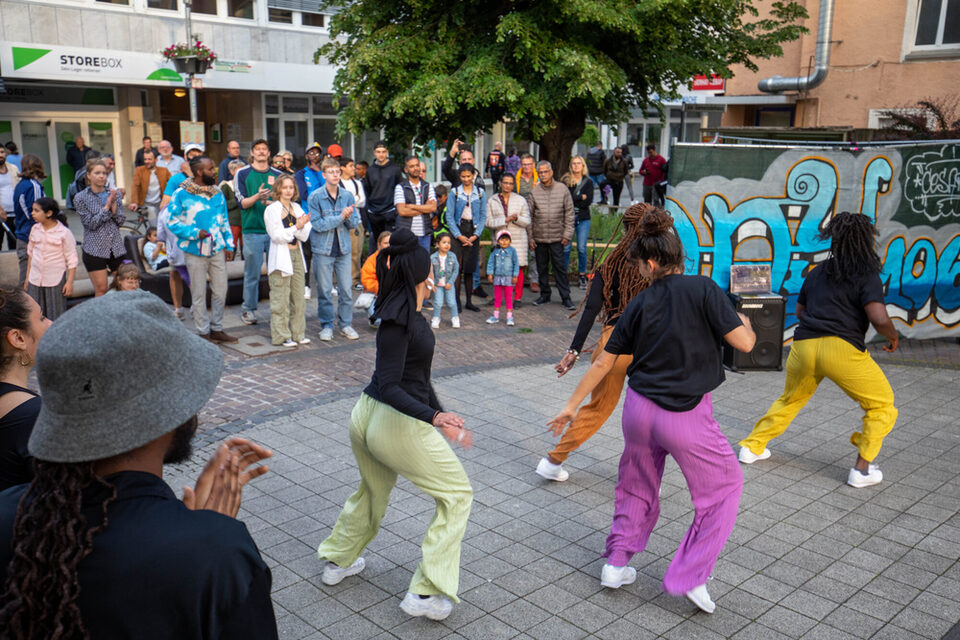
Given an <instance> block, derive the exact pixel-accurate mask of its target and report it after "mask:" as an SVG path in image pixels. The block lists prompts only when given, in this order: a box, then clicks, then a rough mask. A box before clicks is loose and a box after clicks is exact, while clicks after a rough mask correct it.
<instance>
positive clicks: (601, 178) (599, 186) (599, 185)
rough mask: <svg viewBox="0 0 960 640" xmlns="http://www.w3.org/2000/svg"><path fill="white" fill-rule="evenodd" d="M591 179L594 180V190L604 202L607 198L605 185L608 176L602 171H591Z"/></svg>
mask: <svg viewBox="0 0 960 640" xmlns="http://www.w3.org/2000/svg"><path fill="white" fill-rule="evenodd" d="M590 179H591V180H593V184H594V189H593V192H594V193H596V194H599V196H600V197H599V198H597V199H598V200H599V201H600V202H603V201H604V200H605V199H604V197H603V185H605V184H607V177H606V176H605V175H603V174H602V173H591V174H590Z"/></svg>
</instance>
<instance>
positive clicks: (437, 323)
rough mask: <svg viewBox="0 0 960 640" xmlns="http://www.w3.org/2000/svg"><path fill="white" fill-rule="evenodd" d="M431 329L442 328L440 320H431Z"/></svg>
mask: <svg viewBox="0 0 960 640" xmlns="http://www.w3.org/2000/svg"><path fill="white" fill-rule="evenodd" d="M430 328H431V329H439V328H440V318H434V319H433V320H431V321H430Z"/></svg>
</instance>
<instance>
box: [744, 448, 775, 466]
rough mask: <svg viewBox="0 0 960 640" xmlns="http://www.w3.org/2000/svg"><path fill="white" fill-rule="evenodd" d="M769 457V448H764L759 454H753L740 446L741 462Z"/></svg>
mask: <svg viewBox="0 0 960 640" xmlns="http://www.w3.org/2000/svg"><path fill="white" fill-rule="evenodd" d="M769 457H770V449H764V450H763V453H761V454H760V455H757V454H755V453H754V452H753V451H750V449H747V448H746V447H740V462H742V463H743V464H753V463H754V462H756V461H757V460H766V459H767V458H769Z"/></svg>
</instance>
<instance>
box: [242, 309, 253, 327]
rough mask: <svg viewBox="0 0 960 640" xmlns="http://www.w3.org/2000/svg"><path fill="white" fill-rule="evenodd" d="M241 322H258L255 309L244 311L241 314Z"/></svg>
mask: <svg viewBox="0 0 960 640" xmlns="http://www.w3.org/2000/svg"><path fill="white" fill-rule="evenodd" d="M240 322H242V323H243V324H257V316H256V315H255V314H254V313H253V311H244V312H242V313H241V314H240Z"/></svg>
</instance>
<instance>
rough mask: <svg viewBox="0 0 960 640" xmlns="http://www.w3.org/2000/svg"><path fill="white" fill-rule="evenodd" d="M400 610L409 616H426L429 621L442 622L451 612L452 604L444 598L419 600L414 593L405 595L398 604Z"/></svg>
mask: <svg viewBox="0 0 960 640" xmlns="http://www.w3.org/2000/svg"><path fill="white" fill-rule="evenodd" d="M400 608H401V609H403V612H404V613H406V614H407V615H410V616H414V617H420V616H426V617H428V618H430V619H431V620H443V619H444V618H446V617H447V616H449V615H450V612H451V611H453V602H451V601H450V599H449V598H447V597H446V596H428V597H426V598H421V597H420V596H419V595H417V594H415V593H407V595H406V596H405V597H404V598H403V602H401V603H400Z"/></svg>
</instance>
